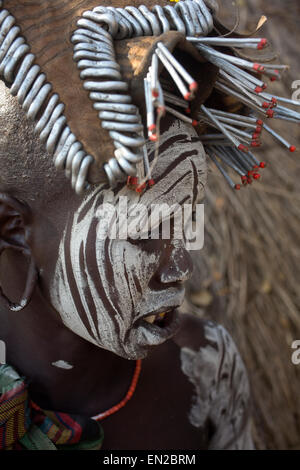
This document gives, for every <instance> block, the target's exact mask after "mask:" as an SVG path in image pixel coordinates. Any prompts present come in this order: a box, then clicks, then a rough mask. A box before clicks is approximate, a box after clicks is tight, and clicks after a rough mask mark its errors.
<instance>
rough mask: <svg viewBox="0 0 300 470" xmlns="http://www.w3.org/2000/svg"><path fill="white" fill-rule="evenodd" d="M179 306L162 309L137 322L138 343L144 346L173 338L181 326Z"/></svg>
mask: <svg viewBox="0 0 300 470" xmlns="http://www.w3.org/2000/svg"><path fill="white" fill-rule="evenodd" d="M179 317H180V315H179V313H178V310H177V308H174V307H172V308H167V309H162V310H160V311H158V312H155V313H151V314H149V315H145V316H143V317H142V318H139V320H138V321H137V322H136V328H137V330H138V333H139V334H138V343H139V344H140V345H142V346H155V345H159V344H161V343H163V342H164V341H166V340H167V339H169V338H171V337H172V336H174V335H175V333H176V332H177V330H178V328H179V326H180V318H179Z"/></svg>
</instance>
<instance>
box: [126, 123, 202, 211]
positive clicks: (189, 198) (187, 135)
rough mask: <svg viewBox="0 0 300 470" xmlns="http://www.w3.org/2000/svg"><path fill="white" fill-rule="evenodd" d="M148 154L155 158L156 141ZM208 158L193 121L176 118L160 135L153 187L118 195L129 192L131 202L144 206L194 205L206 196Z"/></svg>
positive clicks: (127, 190)
mask: <svg viewBox="0 0 300 470" xmlns="http://www.w3.org/2000/svg"><path fill="white" fill-rule="evenodd" d="M147 150H148V154H149V156H150V158H151V160H152V161H153V158H154V153H155V144H153V143H149V144H148V146H147ZM206 172H207V169H206V160H205V153H204V150H203V147H202V144H201V143H200V142H199V139H198V136H197V133H196V131H195V130H194V128H193V127H192V126H191V125H190V124H186V123H184V122H182V121H179V120H175V121H173V122H172V123H171V125H170V127H169V128H168V129H167V130H166V131H165V132H164V133H163V134H162V135H161V138H160V145H159V155H158V159H157V162H156V164H155V166H154V169H153V173H152V177H153V179H154V181H155V184H154V186H152V187H151V188H150V189H148V190H147V191H145V192H144V193H143V194H142V195H141V196H139V195H137V193H135V192H134V191H132V190H130V189H128V188H124V189H123V190H122V191H121V192H120V193H119V194H122V195H126V196H127V197H128V200H129V203H130V202H133V203H136V202H139V203H142V204H144V205H147V206H149V205H151V204H154V203H155V204H158V203H167V204H170V205H172V204H175V203H177V204H180V205H182V204H184V203H190V204H195V203H197V202H199V201H200V200H201V199H202V198H203V196H204V186H205V182H206Z"/></svg>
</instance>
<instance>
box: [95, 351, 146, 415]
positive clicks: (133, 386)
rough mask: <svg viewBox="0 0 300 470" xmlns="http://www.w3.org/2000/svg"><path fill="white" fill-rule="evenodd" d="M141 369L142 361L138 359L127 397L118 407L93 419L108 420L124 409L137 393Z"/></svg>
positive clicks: (113, 407)
mask: <svg viewBox="0 0 300 470" xmlns="http://www.w3.org/2000/svg"><path fill="white" fill-rule="evenodd" d="M141 368H142V360H141V359H138V360H137V361H136V366H135V370H134V373H133V377H132V380H131V384H130V387H129V389H128V391H127V393H126V395H125V397H124V398H123V400H121V401H120V402H119V403H118V404H117V405H114V406H112V407H111V408H109V409H108V410H106V411H103V412H102V413H99V414H98V415H96V416H93V417H92V419H95V420H96V421H101V420H102V419H104V418H106V417H107V416H110V415H112V414H114V413H116V412H117V411H119V410H120V409H121V408H123V406H125V405H126V403H127V402H128V401H129V400H130V398H131V397H132V395H133V394H134V392H135V389H136V385H137V382H138V379H139V376H140V372H141Z"/></svg>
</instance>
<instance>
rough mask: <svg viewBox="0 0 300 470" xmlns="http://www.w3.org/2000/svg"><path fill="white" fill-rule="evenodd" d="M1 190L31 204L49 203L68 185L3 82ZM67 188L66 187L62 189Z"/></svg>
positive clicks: (0, 84)
mask: <svg viewBox="0 0 300 470" xmlns="http://www.w3.org/2000/svg"><path fill="white" fill-rule="evenodd" d="M0 129H1V133H0V191H2V192H6V193H9V194H10V195H12V196H15V197H16V198H18V199H21V200H23V201H25V202H27V203H28V204H29V205H31V204H34V203H36V204H39V203H40V202H43V203H44V202H45V201H50V200H51V199H53V198H55V196H57V194H58V193H61V188H62V187H64V186H66V185H65V182H66V181H65V176H64V174H63V172H61V171H58V170H56V168H55V166H54V164H53V161H52V158H51V157H50V155H49V154H48V153H47V151H46V149H45V146H44V144H43V143H41V142H40V141H39V138H38V136H37V135H36V134H35V133H34V123H33V122H31V121H29V120H28V119H27V117H26V114H25V112H24V111H23V110H22V108H21V106H20V105H19V104H18V101H17V99H16V98H15V97H13V96H11V94H10V92H9V89H8V88H7V87H6V85H5V84H4V83H3V82H1V81H0ZM61 185H64V186H61Z"/></svg>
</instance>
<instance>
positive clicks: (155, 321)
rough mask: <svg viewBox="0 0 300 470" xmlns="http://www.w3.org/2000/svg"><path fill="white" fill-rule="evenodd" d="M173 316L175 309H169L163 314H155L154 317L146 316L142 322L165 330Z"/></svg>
mask: <svg viewBox="0 0 300 470" xmlns="http://www.w3.org/2000/svg"><path fill="white" fill-rule="evenodd" d="M174 314H175V309H174V308H173V309H171V308H170V309H169V310H166V311H164V312H160V313H156V314H154V315H148V316H147V317H144V318H143V321H144V322H147V323H150V324H152V325H155V326H158V327H159V328H165V327H167V326H168V325H170V323H171V322H172V319H173V317H174Z"/></svg>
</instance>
